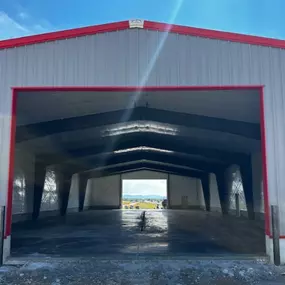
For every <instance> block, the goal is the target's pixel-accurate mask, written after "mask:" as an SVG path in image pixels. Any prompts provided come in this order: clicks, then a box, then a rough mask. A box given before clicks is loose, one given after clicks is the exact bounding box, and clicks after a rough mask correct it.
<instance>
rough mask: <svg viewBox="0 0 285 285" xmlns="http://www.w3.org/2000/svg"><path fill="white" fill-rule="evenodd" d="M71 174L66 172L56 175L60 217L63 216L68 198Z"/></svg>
mask: <svg viewBox="0 0 285 285" xmlns="http://www.w3.org/2000/svg"><path fill="white" fill-rule="evenodd" d="M71 178H72V173H70V172H67V171H63V170H62V171H61V172H60V173H59V174H58V190H59V193H58V194H59V212H60V215H61V216H65V214H66V210H67V206H68V198H69V192H70V186H71Z"/></svg>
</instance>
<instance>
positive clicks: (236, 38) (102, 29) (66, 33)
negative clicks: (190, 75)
mask: <svg viewBox="0 0 285 285" xmlns="http://www.w3.org/2000/svg"><path fill="white" fill-rule="evenodd" d="M129 28H130V24H129V21H121V22H115V23H108V24H101V25H95V26H89V27H82V28H76V29H70V30H63V31H57V32H51V33H45V34H40V35H33V36H26V37H21V38H16V39H8V40H3V41H0V49H7V48H15V47H20V46H26V45H32V44H39V43H45V42H51V41H56V40H64V39H70V38H76V37H82V36H87V35H94V34H98V33H107V32H114V31H119V30H127V29H129ZM143 29H146V30H152V31H159V32H169V33H176V34H181V35H189V36H196V37H202V38H209V39H217V40H223V41H230V42H239V43H244V44H251V45H258V46H267V47H275V48H281V49H284V48H285V41H284V40H279V39H273V38H265V37H259V36H251V35H244V34H237V33H231V32H223V31H214V30H209V29H201V28H193V27H188V26H181V25H173V24H166V23H158V22H152V21H144V24H143Z"/></svg>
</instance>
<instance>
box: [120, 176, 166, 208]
mask: <svg viewBox="0 0 285 285" xmlns="http://www.w3.org/2000/svg"><path fill="white" fill-rule="evenodd" d="M166 201H167V179H123V180H122V209H137V210H139V209H144V210H151V209H152V210H153V209H163V205H164V204H165V202H166Z"/></svg>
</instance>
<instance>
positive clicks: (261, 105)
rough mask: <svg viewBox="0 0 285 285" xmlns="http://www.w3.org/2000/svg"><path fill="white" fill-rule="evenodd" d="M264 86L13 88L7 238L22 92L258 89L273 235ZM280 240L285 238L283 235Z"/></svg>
mask: <svg viewBox="0 0 285 285" xmlns="http://www.w3.org/2000/svg"><path fill="white" fill-rule="evenodd" d="M263 88H264V87H263V86H260V85H249V86H238V85H236V86H115V87H110V86H89V87H86V86H61V87H49V86H30V87H14V88H12V110H11V114H12V116H11V130H10V153H9V177H8V193H7V215H6V230H5V237H7V236H9V235H10V234H11V225H12V203H13V177H14V158H15V133H16V104H17V103H16V102H17V93H18V92H20V91H22V92H24V91H30V92H31V91H98V92H124V91H125V92H126V91H133V92H142V91H175V90H178V91H187V90H188V91H207V90H259V92H260V125H261V143H262V169H263V177H264V178H263V179H264V187H263V188H264V209H265V233H266V235H267V236H270V211H269V198H268V179H267V174H268V173H267V163H266V133H265V117H264V115H265V113H264V94H263ZM280 238H285V236H282V237H280Z"/></svg>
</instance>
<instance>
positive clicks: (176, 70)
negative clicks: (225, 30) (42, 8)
mask: <svg viewBox="0 0 285 285" xmlns="http://www.w3.org/2000/svg"><path fill="white" fill-rule="evenodd" d="M284 78H285V51H284V50H281V49H277V48H267V47H261V46H251V45H248V44H239V43H233V42H226V41H221V40H213V39H205V38H198V37H191V36H184V35H176V34H169V35H168V34H167V33H161V32H155V31H146V30H141V29H140V30H136V29H133V30H127V31H118V32H112V33H105V34H98V35H94V36H85V37H80V38H75V39H69V40H61V41H55V42H49V43H44V44H37V45H31V46H26V47H19V48H14V49H8V50H0V116H1V120H0V138H1V140H0V153H1V155H0V161H1V166H0V175H1V177H0V181H1V190H2V189H7V176H8V167H7V165H8V153H9V132H10V109H11V89H10V88H11V86H41V85H43V86H94V85H108V86H117V85H123V86H126V85H127V86H128V85H129V86H130V85H138V84H146V85H157V86H161V85H174V86H176V85H177V86H179V85H196V86H197V85H205V86H207V85H256V84H263V85H265V113H266V114H265V118H266V136H267V164H268V180H269V192H270V202H271V203H277V202H278V203H279V205H280V208H282V209H283V212H282V213H281V214H282V216H285V210H284V209H285V191H284V189H283V183H282V179H283V176H284V173H285V149H284V145H285V130H284V121H285V105H284V96H283V92H284V88H285V86H284ZM5 195H6V193H5V191H3V190H2V191H1V201H2V203H3V201H5V200H6V197H5ZM282 234H285V220H284V219H283V221H282Z"/></svg>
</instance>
